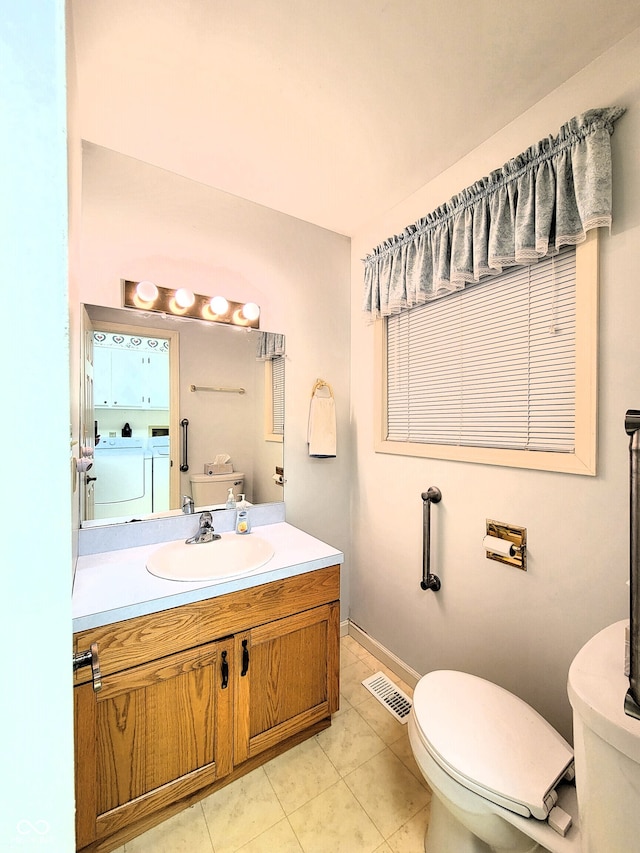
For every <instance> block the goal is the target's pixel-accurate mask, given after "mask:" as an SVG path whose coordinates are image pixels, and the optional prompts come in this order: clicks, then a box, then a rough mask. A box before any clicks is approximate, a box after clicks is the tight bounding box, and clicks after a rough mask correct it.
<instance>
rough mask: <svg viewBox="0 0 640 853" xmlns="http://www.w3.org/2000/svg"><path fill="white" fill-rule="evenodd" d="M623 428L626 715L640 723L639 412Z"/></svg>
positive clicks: (628, 415) (632, 411)
mask: <svg viewBox="0 0 640 853" xmlns="http://www.w3.org/2000/svg"><path fill="white" fill-rule="evenodd" d="M624 428H625V432H626V433H627V435H628V436H629V437H630V440H629V522H630V523H629V587H630V591H629V596H630V608H629V616H630V619H629V622H630V625H629V690H628V691H627V694H626V696H625V699H624V712H625V714H627V715H628V716H629V717H635V718H636V719H637V720H640V672H639V668H640V529H639V528H638V521H639V518H638V515H639V514H640V483H639V482H638V477H639V473H640V459H639V457H640V411H637V410H636V409H629V410H628V411H627V413H626V415H625V419H624Z"/></svg>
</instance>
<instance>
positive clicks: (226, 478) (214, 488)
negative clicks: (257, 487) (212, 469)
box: [190, 471, 244, 507]
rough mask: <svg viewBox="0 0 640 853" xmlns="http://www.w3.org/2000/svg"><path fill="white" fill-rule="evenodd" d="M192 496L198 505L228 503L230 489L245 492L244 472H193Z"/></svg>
mask: <svg viewBox="0 0 640 853" xmlns="http://www.w3.org/2000/svg"><path fill="white" fill-rule="evenodd" d="M190 482H191V497H192V498H193V502H194V504H195V505H196V507H201V506H216V505H220V504H224V503H226V500H227V495H228V493H229V489H231V488H233V494H234V495H235V497H236V498H237V497H238V495H241V494H244V474H242V473H240V471H234V472H233V473H231V474H192V475H191V477H190Z"/></svg>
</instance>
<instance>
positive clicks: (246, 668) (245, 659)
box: [240, 640, 249, 675]
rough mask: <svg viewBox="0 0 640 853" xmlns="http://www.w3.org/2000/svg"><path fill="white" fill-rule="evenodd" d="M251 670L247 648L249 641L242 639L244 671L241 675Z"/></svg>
mask: <svg viewBox="0 0 640 853" xmlns="http://www.w3.org/2000/svg"><path fill="white" fill-rule="evenodd" d="M248 672H249V649H248V648H247V641H246V640H243V641H242V671H241V673H240V675H246V674H247V673H248Z"/></svg>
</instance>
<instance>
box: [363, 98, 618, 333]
mask: <svg viewBox="0 0 640 853" xmlns="http://www.w3.org/2000/svg"><path fill="white" fill-rule="evenodd" d="M623 112H624V109H622V108H621V107H610V108H606V109H597V110H589V111H588V112H586V113H583V114H582V115H580V116H576V117H575V118H572V119H571V121H568V122H567V123H566V124H565V125H563V127H561V128H560V132H559V133H558V135H557V136H555V137H553V136H549V137H547V138H546V139H542V140H540V142H538V143H537V144H536V145H532V146H531V148H529V149H527V151H525V152H524V153H522V154H520V155H519V156H518V157H515V158H514V159H513V160H510V161H509V162H508V163H505V165H504V166H503V167H502V168H501V169H497V170H496V171H494V172H491V174H490V175H489V176H488V177H485V178H482V179H481V180H479V181H476V183H475V184H473V185H472V186H470V187H467V189H465V190H463V191H462V192H461V193H459V194H458V195H456V196H454V197H453V198H452V199H450V200H449V201H448V202H446V203H445V204H443V205H442V206H441V207H439V208H437V209H436V210H434V211H433V213H430V214H428V215H427V216H425V217H424V218H423V219H419V220H418V221H417V222H416V223H415V224H414V225H410V226H409V227H408V228H406V229H405V230H404V232H403V233H402V234H399V235H396V236H395V237H390V238H389V239H387V240H385V241H384V242H383V243H381V244H380V245H379V246H377V247H376V248H375V249H374V250H373V251H372V252H371V254H370V255H368V256H367V257H366V258H365V259H364V282H365V287H364V304H363V309H364V311H365V312H366V313H367V314H368V315H370V317H371V318H376V317H385V316H388V315H389V314H397V313H398V312H400V311H402V310H403V309H405V308H411V307H413V306H414V305H420V304H422V303H424V302H427V301H429V300H432V299H437V298H438V297H440V296H446V295H447V294H448V293H451V292H452V291H454V290H461V289H462V288H464V286H465V284H466V283H467V282H477V281H480V279H482V278H483V277H485V276H488V275H496V274H498V273H500V272H502V270H503V268H504V267H509V266H515V265H521V264H529V263H531V262H532V261H535V260H537V259H538V258H541V257H544V256H545V255H547V254H555V253H556V252H557V251H558V250H559V249H560V247H561V246H563V245H575V244H577V243H581V242H582V241H583V240H584V239H585V235H586V232H587V231H589V230H590V229H592V228H598V227H600V226H609V225H610V224H611V149H610V136H611V134H612V133H613V123H614V122H615V121H616V120H617V119H618V118H619V117H620V116H621V115H622V114H623Z"/></svg>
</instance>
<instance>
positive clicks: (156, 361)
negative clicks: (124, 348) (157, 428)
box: [144, 352, 169, 409]
mask: <svg viewBox="0 0 640 853" xmlns="http://www.w3.org/2000/svg"><path fill="white" fill-rule="evenodd" d="M145 359H146V365H145V383H144V393H145V395H146V396H145V405H146V406H148V407H149V408H150V409H168V408H169V353H166V352H150V353H148V355H146V356H145Z"/></svg>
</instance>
